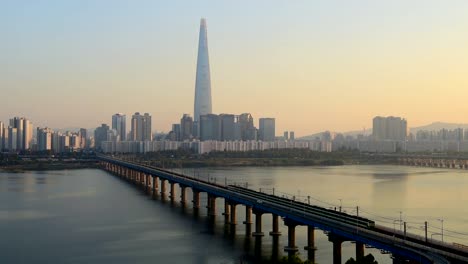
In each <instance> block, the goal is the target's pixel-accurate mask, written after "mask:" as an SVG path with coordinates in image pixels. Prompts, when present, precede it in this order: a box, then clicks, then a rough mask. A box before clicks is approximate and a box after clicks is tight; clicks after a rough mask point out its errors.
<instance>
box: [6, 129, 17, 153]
mask: <svg viewBox="0 0 468 264" xmlns="http://www.w3.org/2000/svg"><path fill="white" fill-rule="evenodd" d="M7 149H8V150H9V151H17V150H18V129H17V128H14V127H11V126H9V127H8V147H7Z"/></svg>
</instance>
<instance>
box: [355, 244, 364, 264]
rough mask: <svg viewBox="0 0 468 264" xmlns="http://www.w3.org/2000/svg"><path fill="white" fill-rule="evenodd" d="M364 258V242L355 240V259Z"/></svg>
mask: <svg viewBox="0 0 468 264" xmlns="http://www.w3.org/2000/svg"><path fill="white" fill-rule="evenodd" d="M363 258H364V243H362V242H358V241H356V260H357V261H359V260H361V259H363Z"/></svg>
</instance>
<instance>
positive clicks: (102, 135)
mask: <svg viewBox="0 0 468 264" xmlns="http://www.w3.org/2000/svg"><path fill="white" fill-rule="evenodd" d="M108 131H109V126H108V125H106V124H102V125H101V126H100V127H98V128H96V130H94V148H95V149H97V150H99V149H101V145H102V142H104V141H107V132H108Z"/></svg>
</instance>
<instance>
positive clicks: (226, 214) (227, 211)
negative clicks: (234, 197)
mask: <svg viewBox="0 0 468 264" xmlns="http://www.w3.org/2000/svg"><path fill="white" fill-rule="evenodd" d="M230 214H231V206H230V204H229V201H228V200H227V199H226V198H224V213H223V215H224V223H225V224H229V220H230V219H229V216H230Z"/></svg>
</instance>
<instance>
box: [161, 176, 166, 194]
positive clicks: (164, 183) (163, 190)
mask: <svg viewBox="0 0 468 264" xmlns="http://www.w3.org/2000/svg"><path fill="white" fill-rule="evenodd" d="M165 196H166V179H161V197H165Z"/></svg>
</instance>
